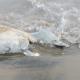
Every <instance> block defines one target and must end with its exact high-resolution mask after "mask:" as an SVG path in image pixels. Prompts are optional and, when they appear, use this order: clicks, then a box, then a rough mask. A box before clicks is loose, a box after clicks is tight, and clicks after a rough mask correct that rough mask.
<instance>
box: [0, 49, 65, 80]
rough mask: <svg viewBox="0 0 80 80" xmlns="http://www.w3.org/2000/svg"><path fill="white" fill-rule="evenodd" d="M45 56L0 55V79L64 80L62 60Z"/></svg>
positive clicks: (58, 57)
mask: <svg viewBox="0 0 80 80" xmlns="http://www.w3.org/2000/svg"><path fill="white" fill-rule="evenodd" d="M53 51H54V50H53ZM43 52H44V51H43ZM45 55H46V53H45ZM45 55H44V56H40V57H28V56H24V55H22V54H16V55H8V54H7V55H0V72H1V73H0V79H1V80H64V71H63V70H64V69H63V68H64V67H63V58H62V57H60V56H57V57H55V56H53V57H52V56H45Z"/></svg>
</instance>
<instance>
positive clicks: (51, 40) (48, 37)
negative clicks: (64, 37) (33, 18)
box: [32, 29, 69, 47]
mask: <svg viewBox="0 0 80 80" xmlns="http://www.w3.org/2000/svg"><path fill="white" fill-rule="evenodd" d="M32 35H33V36H34V37H35V38H37V39H39V40H40V42H41V43H42V44H44V43H45V44H53V45H57V46H65V47H69V45H68V44H66V43H64V42H62V41H60V40H59V38H58V37H57V36H56V35H55V34H54V33H52V32H51V31H49V30H47V29H42V30H40V31H39V32H35V33H32Z"/></svg>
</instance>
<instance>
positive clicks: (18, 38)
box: [0, 25, 39, 56]
mask: <svg viewBox="0 0 80 80" xmlns="http://www.w3.org/2000/svg"><path fill="white" fill-rule="evenodd" d="M29 42H32V43H35V42H37V40H36V39H35V38H34V37H32V36H31V34H29V33H26V32H23V31H20V30H17V29H14V28H10V27H7V26H3V25H0V54H5V53H24V54H25V55H29V56H39V54H38V53H33V52H31V51H29V49H28V47H29Z"/></svg>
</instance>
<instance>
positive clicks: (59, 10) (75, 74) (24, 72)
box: [0, 0, 80, 80]
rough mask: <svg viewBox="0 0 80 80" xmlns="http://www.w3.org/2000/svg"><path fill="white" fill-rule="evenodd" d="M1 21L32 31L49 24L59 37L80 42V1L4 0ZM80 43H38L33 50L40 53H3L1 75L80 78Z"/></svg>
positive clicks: (32, 79) (5, 78) (28, 79)
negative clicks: (62, 45) (65, 45)
mask: <svg viewBox="0 0 80 80" xmlns="http://www.w3.org/2000/svg"><path fill="white" fill-rule="evenodd" d="M0 24H4V25H8V26H11V27H14V28H17V29H20V30H23V31H28V32H35V31H39V30H40V29H42V28H44V29H46V28H47V29H49V30H51V31H52V32H53V33H54V34H55V35H57V36H58V38H59V39H63V40H64V41H67V42H69V43H72V44H75V43H80V26H79V25H80V1H79V0H67V1H66V0H0ZM78 45H79V44H78ZM78 45H75V46H74V45H72V46H71V47H70V48H65V49H59V48H49V47H43V46H38V45H37V46H36V48H35V49H34V50H33V51H34V52H39V53H40V54H41V56H40V57H27V56H24V55H22V54H16V55H10V54H7V55H0V79H1V80H80V65H79V62H80V49H79V48H78Z"/></svg>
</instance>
